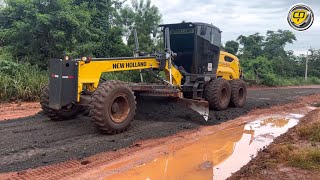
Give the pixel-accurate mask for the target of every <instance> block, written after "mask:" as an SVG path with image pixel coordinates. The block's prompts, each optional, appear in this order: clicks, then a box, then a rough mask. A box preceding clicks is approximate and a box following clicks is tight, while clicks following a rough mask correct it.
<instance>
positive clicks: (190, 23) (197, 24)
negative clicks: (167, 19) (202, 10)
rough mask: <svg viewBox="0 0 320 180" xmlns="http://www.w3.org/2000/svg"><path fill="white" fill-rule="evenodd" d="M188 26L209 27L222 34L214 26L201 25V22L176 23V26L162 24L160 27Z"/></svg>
mask: <svg viewBox="0 0 320 180" xmlns="http://www.w3.org/2000/svg"><path fill="white" fill-rule="evenodd" d="M188 24H189V25H193V26H207V27H211V28H214V29H216V30H217V31H219V33H221V32H222V31H221V30H220V29H219V28H218V27H216V26H214V25H212V24H208V23H201V22H182V23H176V24H161V25H159V27H170V26H186V25H188Z"/></svg>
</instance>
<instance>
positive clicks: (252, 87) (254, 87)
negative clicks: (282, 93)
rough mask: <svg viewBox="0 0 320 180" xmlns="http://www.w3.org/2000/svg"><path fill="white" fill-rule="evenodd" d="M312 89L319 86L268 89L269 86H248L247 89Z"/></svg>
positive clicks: (319, 86)
mask: <svg viewBox="0 0 320 180" xmlns="http://www.w3.org/2000/svg"><path fill="white" fill-rule="evenodd" d="M287 88H290V89H312V88H316V89H318V88H320V85H308V86H280V87H270V86H262V85H260V86H257V85H255V86H249V88H248V89H287Z"/></svg>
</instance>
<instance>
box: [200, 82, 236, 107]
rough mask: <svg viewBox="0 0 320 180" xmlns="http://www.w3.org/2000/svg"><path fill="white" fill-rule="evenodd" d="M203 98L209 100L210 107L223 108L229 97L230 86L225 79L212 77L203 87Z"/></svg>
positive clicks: (227, 103) (226, 104) (228, 101)
mask: <svg viewBox="0 0 320 180" xmlns="http://www.w3.org/2000/svg"><path fill="white" fill-rule="evenodd" d="M204 97H205V99H206V100H207V101H208V102H209V107H210V109H213V110H219V111H220V110H225V109H226V108H227V107H228V105H229V103H230V98H231V87H230V84H229V82H228V81H227V80H224V79H220V78H218V79H213V80H211V81H210V82H209V84H207V85H206V87H205V92H204Z"/></svg>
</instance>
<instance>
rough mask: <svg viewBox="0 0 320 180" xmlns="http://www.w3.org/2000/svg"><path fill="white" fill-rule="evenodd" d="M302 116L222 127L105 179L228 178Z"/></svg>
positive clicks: (266, 119) (268, 118)
mask: <svg viewBox="0 0 320 180" xmlns="http://www.w3.org/2000/svg"><path fill="white" fill-rule="evenodd" d="M301 117H302V115H298V114H292V115H288V116H286V117H285V118H283V117H274V116H272V117H267V118H264V119H260V120H256V121H253V122H251V123H248V124H245V125H242V126H237V127H232V128H228V129H223V130H221V131H218V132H215V133H213V134H210V135H207V136H203V137H200V138H199V139H198V140H196V141H194V142H192V143H190V144H187V145H186V146H185V147H183V148H180V149H177V150H171V151H169V153H167V154H165V155H160V156H159V157H157V158H155V159H153V160H152V161H151V162H146V163H141V164H140V165H138V166H134V167H131V168H127V169H126V170H124V172H121V173H119V174H113V175H111V176H108V177H106V179H108V180H109V179H141V180H146V179H149V180H153V179H157V180H158V179H226V178H227V177H229V176H230V175H231V173H233V172H236V171H238V170H239V169H240V168H241V167H242V166H244V165H245V164H247V163H248V162H249V161H250V160H251V158H252V157H254V156H256V154H257V152H258V151H259V150H260V149H262V148H264V147H265V146H267V145H269V144H270V143H271V142H272V141H273V139H274V138H275V137H278V136H279V135H281V134H283V133H285V132H287V131H288V129H290V128H292V127H294V126H295V125H297V123H298V119H299V118H301ZM143 158H145V157H143Z"/></svg>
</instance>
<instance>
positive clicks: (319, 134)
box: [298, 122, 320, 142]
mask: <svg viewBox="0 0 320 180" xmlns="http://www.w3.org/2000/svg"><path fill="white" fill-rule="evenodd" d="M298 133H299V136H300V137H302V138H305V139H308V140H309V141H315V142H320V123H319V122H316V123H311V124H306V125H303V126H300V127H299V128H298Z"/></svg>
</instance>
